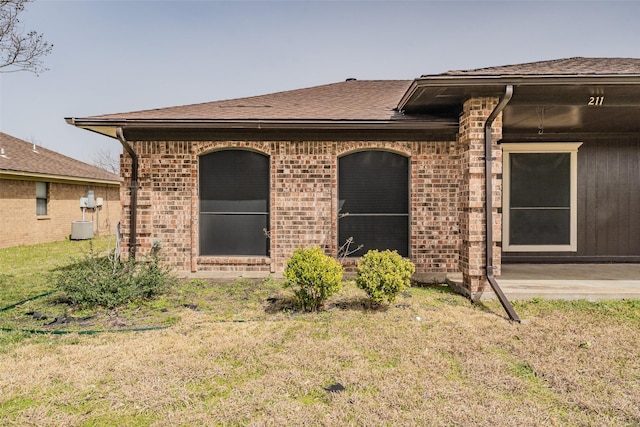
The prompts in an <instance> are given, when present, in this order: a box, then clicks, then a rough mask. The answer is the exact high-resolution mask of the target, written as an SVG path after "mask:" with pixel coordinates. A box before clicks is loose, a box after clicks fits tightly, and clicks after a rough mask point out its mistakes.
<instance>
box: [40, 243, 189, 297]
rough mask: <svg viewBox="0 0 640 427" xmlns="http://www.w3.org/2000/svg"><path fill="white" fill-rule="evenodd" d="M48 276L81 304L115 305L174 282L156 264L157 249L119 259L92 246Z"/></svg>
mask: <svg viewBox="0 0 640 427" xmlns="http://www.w3.org/2000/svg"><path fill="white" fill-rule="evenodd" d="M51 279H52V281H53V283H54V285H55V286H56V287H57V288H58V289H60V290H61V291H62V292H64V293H65V295H66V296H67V298H69V300H70V301H71V303H72V304H74V305H77V306H80V307H83V308H89V307H106V308H114V307H117V306H120V305H124V304H127V303H129V302H134V301H142V300H149V299H151V298H153V297H155V296H157V295H159V294H161V293H163V292H164V291H166V290H167V289H168V288H169V287H170V286H171V285H173V284H174V283H175V282H176V279H175V277H173V275H171V273H170V272H169V270H168V269H166V268H163V267H161V266H160V265H159V259H158V253H157V251H156V250H154V252H153V255H152V257H151V258H150V259H146V260H128V261H126V262H122V261H119V260H116V259H113V258H112V257H109V256H100V255H98V254H97V253H96V252H95V251H94V250H93V248H91V249H90V251H89V253H88V254H86V255H85V256H84V257H83V258H82V259H80V260H78V261H77V262H75V263H74V264H72V265H70V266H68V267H65V268H62V269H58V270H57V271H55V272H54V273H53V275H52V278H51Z"/></svg>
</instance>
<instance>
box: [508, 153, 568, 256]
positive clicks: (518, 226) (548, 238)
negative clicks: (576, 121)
mask: <svg viewBox="0 0 640 427" xmlns="http://www.w3.org/2000/svg"><path fill="white" fill-rule="evenodd" d="M580 145H581V143H537V144H522V143H520V144H519V143H508V144H502V149H503V153H504V174H503V179H504V196H503V202H504V207H503V216H504V242H503V243H504V245H503V246H504V247H503V249H504V250H505V251H511V252H516V251H520V252H552V251H575V250H576V249H577V211H576V205H577V184H576V181H577V154H578V148H579V147H580Z"/></svg>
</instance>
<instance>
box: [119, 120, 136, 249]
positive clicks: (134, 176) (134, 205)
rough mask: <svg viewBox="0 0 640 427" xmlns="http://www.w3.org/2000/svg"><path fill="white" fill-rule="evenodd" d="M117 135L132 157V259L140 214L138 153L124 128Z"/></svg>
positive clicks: (130, 245)
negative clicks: (128, 139)
mask: <svg viewBox="0 0 640 427" xmlns="http://www.w3.org/2000/svg"><path fill="white" fill-rule="evenodd" d="M116 136H117V137H118V140H119V141H120V144H122V147H124V149H125V150H126V152H127V153H128V154H129V156H130V157H131V185H130V186H129V190H130V191H131V206H130V207H129V256H130V257H131V259H136V247H137V246H138V243H137V242H136V234H137V230H136V221H137V216H138V155H137V154H136V152H135V151H134V150H133V147H131V144H129V143H128V142H127V140H126V139H125V137H124V132H123V131H122V128H118V129H117V130H116Z"/></svg>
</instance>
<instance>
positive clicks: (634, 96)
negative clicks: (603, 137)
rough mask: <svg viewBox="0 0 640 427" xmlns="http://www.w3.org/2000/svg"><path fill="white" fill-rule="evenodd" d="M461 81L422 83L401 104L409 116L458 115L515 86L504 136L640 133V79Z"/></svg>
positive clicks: (534, 136)
mask: <svg viewBox="0 0 640 427" xmlns="http://www.w3.org/2000/svg"><path fill="white" fill-rule="evenodd" d="M457 80H458V81H447V82H446V84H445V82H431V81H429V82H426V83H420V81H418V83H416V86H415V87H414V88H413V90H412V91H411V93H410V95H409V96H407V97H406V98H405V99H404V100H403V102H402V103H401V108H402V109H403V111H404V112H405V114H430V115H438V116H440V117H443V118H454V117H456V118H457V117H458V115H459V114H460V112H461V110H462V104H463V103H464V101H465V100H466V99H469V98H473V97H486V96H492V97H498V96H500V95H502V94H503V93H504V90H505V86H506V85H507V84H513V86H514V92H513V97H512V99H511V101H510V102H509V104H508V105H507V106H506V108H505V109H504V116H503V135H504V136H505V137H513V138H516V137H526V138H539V137H540V136H541V135H546V136H550V135H554V134H557V135H564V134H567V133H575V134H580V133H611V132H615V133H636V132H640V80H638V81H630V80H628V79H624V80H621V81H618V82H615V81H612V80H610V79H600V81H598V79H593V78H591V79H584V80H585V81H581V79H580V78H574V79H571V80H567V79H554V80H552V79H547V80H543V79H535V80H534V81H511V80H504V81H503V80H499V79H494V80H489V79H482V80H481V81H472V82H469V81H466V82H465V81H460V79H457ZM496 80H498V81H496ZM636 80H637V79H636Z"/></svg>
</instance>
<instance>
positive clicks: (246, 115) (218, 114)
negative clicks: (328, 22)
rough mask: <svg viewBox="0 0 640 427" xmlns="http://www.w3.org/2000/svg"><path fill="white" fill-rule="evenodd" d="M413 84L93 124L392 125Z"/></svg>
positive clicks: (355, 85) (367, 83) (313, 92)
mask: <svg viewBox="0 0 640 427" xmlns="http://www.w3.org/2000/svg"><path fill="white" fill-rule="evenodd" d="M410 84H411V81H410V80H351V79H350V80H347V81H344V82H340V83H333V84H327V85H322V86H315V87H310V88H305V89H297V90H290V91H285V92H277V93H272V94H268V95H261V96H252V97H249V98H239V99H230V100H225V101H215V102H207V103H202V104H192V105H183V106H177V107H168V108H161V109H153V110H143V111H134V112H129V113H118V114H107V115H100V116H93V117H92V118H94V119H128V120H147V119H150V120H170V119H194V120H195V119H221V120H258V119H259V120H390V119H392V118H394V116H396V115H398V113H397V111H395V107H396V106H397V103H398V100H399V99H400V98H401V97H402V95H403V94H404V93H405V92H406V90H407V89H408V88H409V85H410Z"/></svg>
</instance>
